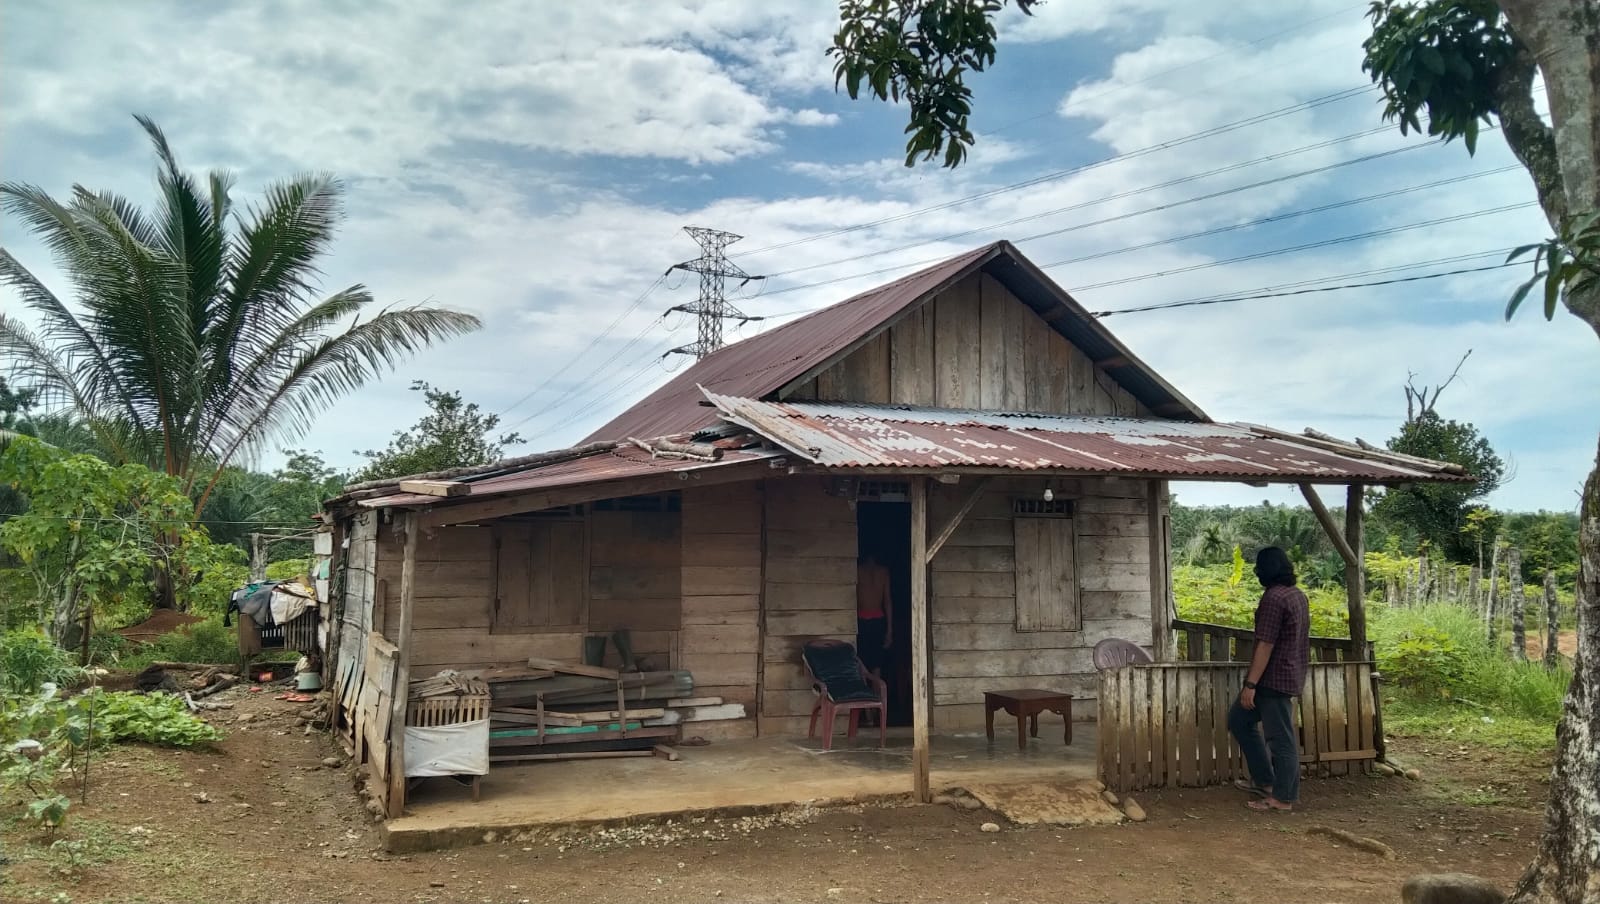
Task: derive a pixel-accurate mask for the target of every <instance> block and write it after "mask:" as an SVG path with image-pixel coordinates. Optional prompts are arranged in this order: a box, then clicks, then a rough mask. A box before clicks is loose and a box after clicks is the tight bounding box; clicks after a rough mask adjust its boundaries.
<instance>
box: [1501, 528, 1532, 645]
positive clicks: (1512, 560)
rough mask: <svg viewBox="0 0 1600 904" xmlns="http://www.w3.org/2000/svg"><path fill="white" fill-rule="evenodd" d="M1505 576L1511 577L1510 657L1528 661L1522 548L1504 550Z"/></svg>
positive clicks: (1526, 601)
mask: <svg viewBox="0 0 1600 904" xmlns="http://www.w3.org/2000/svg"><path fill="white" fill-rule="evenodd" d="M1506 576H1507V577H1509V578H1510V579H1511V658H1512V659H1515V660H1516V661H1518V662H1527V661H1528V625H1527V620H1526V613H1527V610H1528V598H1527V595H1526V594H1524V593H1523V590H1522V549H1521V548H1520V547H1516V546H1513V547H1511V548H1510V549H1508V550H1506Z"/></svg>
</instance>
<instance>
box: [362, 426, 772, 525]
mask: <svg viewBox="0 0 1600 904" xmlns="http://www.w3.org/2000/svg"><path fill="white" fill-rule="evenodd" d="M748 444H749V443H748V438H738V439H734V440H726V441H723V442H720V443H718V444H717V445H719V446H723V447H724V451H723V453H722V458H720V459H718V460H717V461H696V460H692V459H682V458H659V457H652V456H651V455H650V453H649V452H646V451H644V450H643V449H640V448H638V447H636V446H632V445H620V446H618V447H617V448H615V449H612V450H610V451H608V452H599V453H595V454H593V455H586V456H584V457H582V458H575V459H571V460H569V461H563V462H560V463H557V464H552V465H547V466H544V467H535V468H531V469H529V470H526V471H518V472H517V473H514V474H501V475H498V476H495V477H489V478H486V479H482V480H470V481H463V482H466V483H467V485H468V487H469V488H470V489H469V491H468V492H467V494H466V495H462V496H450V497H448V498H445V497H440V496H424V495H420V494H416V493H401V492H395V493H393V494H390V495H386V496H378V497H374V498H371V499H363V500H361V502H360V503H359V504H360V505H361V506H363V507H366V508H391V507H395V506H401V507H412V506H424V505H426V506H434V505H449V504H452V503H458V502H471V501H476V500H480V499H484V498H486V497H493V496H507V495H511V494H514V493H526V492H530V491H533V490H553V489H557V488H560V487H574V486H584V485H588V484H601V485H606V484H612V483H616V482H618V481H625V480H632V479H635V478H639V477H649V476H651V475H653V474H663V473H687V472H696V471H705V470H709V469H713V468H725V467H730V466H735V465H742V464H750V463H752V462H757V461H762V460H764V459H768V458H774V457H779V456H782V455H783V454H784V453H782V452H779V451H774V450H762V449H744V448H726V446H729V445H732V446H743V445H748ZM597 493H598V495H597V496H596V497H595V498H597V499H599V498H605V495H604V492H603V490H600V491H597Z"/></svg>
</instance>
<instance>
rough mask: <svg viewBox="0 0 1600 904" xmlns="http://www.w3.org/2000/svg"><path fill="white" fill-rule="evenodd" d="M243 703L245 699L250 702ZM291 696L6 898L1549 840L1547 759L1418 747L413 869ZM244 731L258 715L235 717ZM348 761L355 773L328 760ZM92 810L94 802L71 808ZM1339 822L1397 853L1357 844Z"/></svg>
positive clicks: (1265, 893) (1343, 891)
mask: <svg viewBox="0 0 1600 904" xmlns="http://www.w3.org/2000/svg"><path fill="white" fill-rule="evenodd" d="M232 693H233V692H230V694H232ZM272 697H273V692H268V693H263V694H246V695H242V696H239V697H235V698H234V699H235V701H236V709H234V710H232V711H226V712H219V713H218V714H217V718H216V720H215V721H217V722H218V723H219V724H222V725H223V726H224V728H225V730H226V731H227V735H228V736H227V738H226V739H225V740H224V741H222V742H221V743H220V744H219V745H217V748H216V749H215V750H212V751H182V752H173V751H166V750H157V749H148V748H140V747H120V748H116V749H113V750H111V751H109V752H107V753H105V754H104V755H103V757H102V758H101V759H98V760H97V761H96V762H95V764H94V766H93V769H92V772H91V784H90V792H89V801H88V803H87V804H86V805H80V804H76V803H75V804H74V813H73V816H72V817H71V821H70V822H69V825H68V826H67V827H66V828H64V829H63V830H62V831H61V833H60V840H62V841H64V842H67V843H68V846H66V847H62V846H57V848H56V849H55V850H54V851H52V850H51V849H50V847H49V844H48V842H46V841H41V840H40V839H39V838H38V837H37V836H36V835H34V834H31V833H22V832H19V831H18V828H17V827H16V826H14V825H13V826H8V827H6V828H5V829H4V830H3V832H0V839H3V840H4V845H5V847H4V854H3V856H6V857H9V860H10V862H9V864H7V865H5V866H3V867H0V869H3V870H5V878H4V880H3V881H0V900H3V901H6V902H12V901H18V902H26V901H54V902H59V904H67V902H118V904H124V902H126V904H137V902H183V904H199V902H217V904H224V902H228V904H231V902H239V904H302V902H305V904H311V902H334V901H340V902H344V901H357V902H418V904H421V902H471V904H514V902H543V901H563V902H588V901H593V902H624V901H626V902H636V901H642V900H649V901H652V902H662V904H679V902H684V904H687V902H696V904H699V902H706V901H710V900H714V899H718V898H721V899H726V900H730V901H735V902H766V901H773V902H776V901H784V902H795V901H825V902H873V904H881V902H933V901H941V902H942V901H952V902H954V901H960V902H970V901H992V902H1032V901H1041V902H1042V901H1049V902H1180V901H1195V902H1274V904H1294V902H1307V904H1332V902H1368V901H1398V900H1399V893H1398V889H1399V886H1400V883H1401V882H1402V881H1403V880H1404V879H1405V877H1407V876H1409V875H1412V874H1415V873H1419V872H1441V871H1454V870H1461V871H1467V872H1472V873H1476V874H1478V875H1481V876H1484V877H1486V878H1489V879H1491V880H1493V881H1495V882H1497V883H1499V884H1501V885H1502V887H1509V886H1510V884H1511V883H1512V882H1513V881H1514V880H1515V878H1516V877H1517V875H1518V874H1519V873H1520V871H1521V869H1522V867H1523V865H1524V864H1525V863H1526V862H1527V861H1528V859H1529V858H1530V856H1531V853H1532V849H1533V844H1534V841H1535V839H1536V838H1537V835H1538V830H1539V823H1540V818H1541V810H1542V806H1543V799H1544V781H1545V776H1546V774H1547V764H1545V763H1540V762H1534V761H1529V760H1527V759H1526V758H1521V757H1509V758H1508V757H1507V756H1506V755H1504V754H1499V753H1488V752H1484V751H1479V750H1468V749H1465V748H1461V747H1457V746H1455V745H1452V744H1450V743H1448V742H1443V741H1440V740H1437V739H1422V738H1400V739H1396V740H1395V742H1394V744H1393V750H1392V752H1393V754H1394V756H1395V757H1396V758H1397V759H1400V760H1401V761H1403V762H1404V764H1405V765H1407V766H1415V767H1417V768H1419V769H1420V770H1421V772H1422V779H1421V780H1420V781H1408V780H1406V779H1402V778H1379V777H1369V776H1358V777H1352V778H1347V779H1325V780H1311V781H1308V782H1307V783H1305V784H1304V786H1303V796H1304V806H1303V808H1302V810H1301V811H1299V812H1296V813H1293V814H1277V815H1267V814H1256V813H1253V812H1250V811H1248V810H1246V809H1245V808H1244V807H1243V805H1242V803H1243V801H1242V797H1241V795H1240V794H1239V793H1238V792H1234V791H1231V790H1222V789H1206V790H1194V789H1185V790H1178V791H1172V792H1167V793H1161V794H1143V795H1137V797H1138V799H1139V801H1140V803H1141V804H1142V805H1143V806H1144V807H1145V809H1146V810H1147V811H1148V812H1149V819H1148V821H1147V822H1145V823H1142V824H1124V825H1119V826H1108V827H1097V828H1059V827H1050V826H1031V827H1020V826H1010V825H1002V826H1001V830H1000V831H999V832H987V833H986V832H983V831H982V830H981V827H982V825H983V824H984V823H985V822H990V821H996V822H1002V823H1003V820H1000V819H998V818H997V817H996V816H994V815H993V814H990V813H987V812H985V811H983V810H964V809H958V808H954V807H949V806H926V807H917V806H909V805H905V806H894V807H873V808H863V807H853V808H846V809H835V810H826V811H799V812H791V813H785V814H781V815H771V816H762V817H746V818H729V819H720V820H710V819H707V820H697V821H688V822H682V821H680V822H678V823H675V824H665V825H651V826H629V827H624V828H618V829H610V830H597V829H583V830H576V829H574V830H568V831H567V832H565V833H561V834H557V835H552V836H545V837H540V838H538V839H528V838H523V839H507V838H496V839H494V841H493V842H492V843H488V844H482V845H478V846H475V847H470V848H464V849H458V850H453V851H443V852H436V853H427V854H416V855H408V856H391V855H387V854H384V853H382V851H381V848H380V840H379V834H378V831H377V827H376V826H375V825H374V824H373V822H372V821H371V817H370V816H369V815H368V814H367V813H366V812H365V811H364V810H363V809H362V806H361V802H360V800H359V799H358V798H357V797H356V795H355V793H354V785H353V782H352V774H351V770H350V768H349V766H348V765H347V764H345V763H344V757H343V754H342V752H341V751H340V750H339V749H338V747H337V745H335V744H333V743H332V742H331V741H330V740H329V739H328V738H327V736H326V735H322V734H318V733H311V734H307V733H306V732H305V731H304V729H303V727H302V726H301V725H299V724H298V723H297V720H296V713H297V711H299V710H300V709H302V708H303V707H304V704H295V703H290V702H285V701H278V700H274V699H272ZM243 717H248V719H247V720H246V721H242V722H241V721H239V720H240V719H241V718H243ZM329 757H334V758H337V759H338V761H339V765H338V766H326V765H324V764H323V760H324V758H329ZM74 798H76V794H74ZM1313 826H1331V827H1335V828H1341V829H1345V830H1348V831H1349V832H1353V833H1355V834H1357V835H1361V836H1366V837H1370V838H1373V839H1376V840H1378V841H1381V842H1383V843H1384V844H1387V845H1389V846H1390V847H1392V848H1393V850H1394V851H1395V853H1396V855H1397V856H1396V859H1395V860H1392V861H1391V860H1386V859H1384V858H1382V857H1380V856H1377V855H1375V854H1372V853H1368V852H1365V851H1362V850H1356V849H1352V848H1348V847H1344V846H1342V845H1341V844H1339V843H1337V842H1335V841H1333V840H1330V839H1329V838H1328V837H1325V836H1323V835H1320V834H1313V833H1310V832H1308V829H1310V828H1312V827H1313Z"/></svg>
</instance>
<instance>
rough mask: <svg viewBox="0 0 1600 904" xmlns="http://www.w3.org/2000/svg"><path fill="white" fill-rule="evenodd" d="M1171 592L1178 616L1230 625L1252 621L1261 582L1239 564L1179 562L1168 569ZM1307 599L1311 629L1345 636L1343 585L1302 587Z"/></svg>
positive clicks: (1347, 632)
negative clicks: (1182, 563)
mask: <svg viewBox="0 0 1600 904" xmlns="http://www.w3.org/2000/svg"><path fill="white" fill-rule="evenodd" d="M1172 589H1173V596H1174V597H1175V598H1176V600H1177V606H1178V617H1179V618H1181V619H1184V620H1186V621H1196V622H1206V623H1209V624H1213V625H1226V626H1228V627H1234V628H1248V627H1251V626H1252V625H1253V624H1254V623H1255V612H1256V603H1258V602H1260V600H1261V585H1260V584H1258V583H1256V579H1255V578H1254V577H1253V576H1251V575H1250V574H1249V571H1248V569H1244V570H1243V571H1241V570H1240V566H1239V565H1234V566H1228V565H1179V566H1178V567H1176V568H1174V569H1172ZM1301 589H1303V590H1305V592H1306V597H1307V598H1308V599H1309V600H1310V602H1311V633H1312V634H1315V635H1317V636H1318V637H1349V636H1350V615H1349V613H1348V612H1347V611H1346V607H1345V598H1344V588H1342V587H1303V588H1301Z"/></svg>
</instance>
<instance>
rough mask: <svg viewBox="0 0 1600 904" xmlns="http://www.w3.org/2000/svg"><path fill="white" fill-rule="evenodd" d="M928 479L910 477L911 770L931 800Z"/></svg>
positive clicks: (921, 794) (925, 799)
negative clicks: (929, 775) (929, 750)
mask: <svg viewBox="0 0 1600 904" xmlns="http://www.w3.org/2000/svg"><path fill="white" fill-rule="evenodd" d="M927 562H928V481H927V478H925V477H913V478H911V725H912V729H911V730H912V739H913V740H912V748H911V770H912V775H913V780H914V782H915V787H916V794H917V801H918V802H919V803H931V802H932V801H933V792H932V790H931V789H930V788H929V786H928V783H929V778H928V716H929V715H930V714H929V712H928V703H929V700H930V695H929V689H928V671H929V669H928V565H927Z"/></svg>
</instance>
